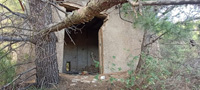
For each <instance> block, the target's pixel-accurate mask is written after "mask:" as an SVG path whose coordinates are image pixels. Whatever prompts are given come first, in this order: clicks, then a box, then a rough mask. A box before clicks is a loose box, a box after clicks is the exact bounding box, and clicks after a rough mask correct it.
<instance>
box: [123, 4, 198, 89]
mask: <svg viewBox="0 0 200 90" xmlns="http://www.w3.org/2000/svg"><path fill="white" fill-rule="evenodd" d="M130 7H131V6H130V5H129V4H124V5H123V7H122V11H123V12H125V16H126V15H128V14H130V12H127V10H129V9H130ZM155 8H157V7H145V8H143V12H142V14H141V13H133V12H132V13H131V14H132V15H133V23H134V24H133V26H134V28H140V29H142V30H147V31H148V32H151V33H153V34H155V35H156V36H160V35H162V34H163V33H165V32H166V33H165V34H164V35H163V36H162V37H161V38H159V39H158V40H159V42H158V43H159V46H160V54H161V57H155V56H152V55H150V54H141V58H142V59H143V60H144V61H145V63H144V65H142V69H141V70H140V71H139V73H135V71H134V61H135V60H138V57H140V56H137V57H135V58H133V60H131V61H130V62H129V63H128V66H129V67H130V68H131V69H130V70H129V71H128V74H129V76H130V77H129V78H127V79H125V80H123V82H124V83H125V84H126V87H127V88H131V89H134V90H146V89H150V90H151V89H153V90H172V89H183V85H186V86H185V87H186V88H190V89H193V90H198V89H199V88H200V85H199V84H198V83H200V82H199V81H195V80H198V78H199V77H200V73H199V71H200V69H199V68H197V67H194V62H195V61H196V62H197V63H198V61H199V59H198V58H197V57H198V55H197V51H198V48H199V45H198V44H196V45H195V46H191V43H190V41H191V40H195V41H197V42H198V40H199V34H198V33H194V32H192V31H193V30H195V28H198V27H197V25H198V22H191V21H187V20H185V21H179V22H173V21H171V20H170V19H169V17H170V16H169V15H166V16H163V17H162V18H161V17H159V16H158V13H159V12H157V11H155ZM195 52H196V53H195ZM189 62H193V63H189ZM191 73H193V74H191ZM195 78H196V79H195Z"/></svg>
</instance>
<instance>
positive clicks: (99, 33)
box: [20, 0, 143, 74]
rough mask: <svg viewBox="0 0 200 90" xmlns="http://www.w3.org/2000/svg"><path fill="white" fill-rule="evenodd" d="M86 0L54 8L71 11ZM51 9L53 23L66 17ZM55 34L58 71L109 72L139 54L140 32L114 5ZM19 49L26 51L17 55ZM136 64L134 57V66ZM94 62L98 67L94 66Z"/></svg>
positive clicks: (124, 67)
mask: <svg viewBox="0 0 200 90" xmlns="http://www.w3.org/2000/svg"><path fill="white" fill-rule="evenodd" d="M88 1H89V0H66V2H64V3H61V4H59V5H57V7H59V8H60V9H62V10H63V11H66V12H67V13H68V14H71V13H70V12H73V10H76V9H79V8H81V7H83V6H85V5H86V4H87V2H88ZM52 11H53V12H52V15H53V23H57V22H59V21H61V20H62V19H63V18H65V16H66V15H65V13H63V12H62V11H59V10H56V8H55V7H52ZM121 16H122V17H123V16H124V15H123V14H122V15H121ZM123 18H126V19H131V18H128V17H123ZM56 36H57V38H58V42H57V43H56V45H57V47H56V48H57V58H58V69H59V72H60V73H68V74H69V73H74V72H82V71H88V72H89V73H91V74H93V73H99V74H109V73H113V72H123V71H127V70H129V69H130V67H129V66H128V65H127V64H128V63H129V61H130V60H133V57H134V56H138V55H139V54H140V50H141V49H140V48H141V43H142V38H143V31H142V30H138V29H134V28H133V25H132V24H131V23H129V22H126V21H124V20H122V19H121V18H120V16H119V9H118V8H116V7H113V8H110V9H108V10H106V11H104V12H102V13H100V14H99V15H97V16H96V17H95V18H94V19H93V20H91V21H90V22H87V23H83V24H79V25H74V26H73V27H70V28H66V29H63V30H61V31H59V32H56ZM22 52H24V53H27V52H25V51H20V54H22ZM137 63H138V61H137V60H135V61H134V64H135V65H134V67H136V66H137ZM96 65H99V67H95V66H96ZM23 67H25V66H23ZM28 67H30V66H28ZM26 69H27V68H26ZM21 70H23V69H21Z"/></svg>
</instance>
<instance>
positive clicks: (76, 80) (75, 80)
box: [72, 79, 80, 83]
mask: <svg viewBox="0 0 200 90" xmlns="http://www.w3.org/2000/svg"><path fill="white" fill-rule="evenodd" d="M78 81H80V79H72V82H73V83H76V82H78Z"/></svg>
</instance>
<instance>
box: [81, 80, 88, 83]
mask: <svg viewBox="0 0 200 90" xmlns="http://www.w3.org/2000/svg"><path fill="white" fill-rule="evenodd" d="M81 82H83V83H90V81H88V80H83V81H81Z"/></svg>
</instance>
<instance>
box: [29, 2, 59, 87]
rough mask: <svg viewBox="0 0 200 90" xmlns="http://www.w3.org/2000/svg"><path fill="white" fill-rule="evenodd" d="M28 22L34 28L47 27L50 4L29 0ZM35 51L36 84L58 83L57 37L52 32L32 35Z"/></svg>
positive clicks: (49, 21) (50, 19)
mask: <svg viewBox="0 0 200 90" xmlns="http://www.w3.org/2000/svg"><path fill="white" fill-rule="evenodd" d="M29 6H30V15H31V16H32V17H33V18H31V20H30V22H31V24H32V28H33V29H34V30H37V31H38V32H39V30H41V29H43V28H46V27H48V25H49V24H51V23H52V11H51V6H50V5H49V4H48V3H44V2H42V1H41V0H29ZM34 42H35V46H36V48H35V53H36V60H35V65H36V84H37V86H38V87H42V86H45V87H50V86H51V85H52V84H58V83H59V72H58V63H57V55H56V42H57V37H56V35H55V33H54V32H51V33H49V34H47V35H45V36H44V35H41V34H38V35H37V36H35V37H34Z"/></svg>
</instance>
